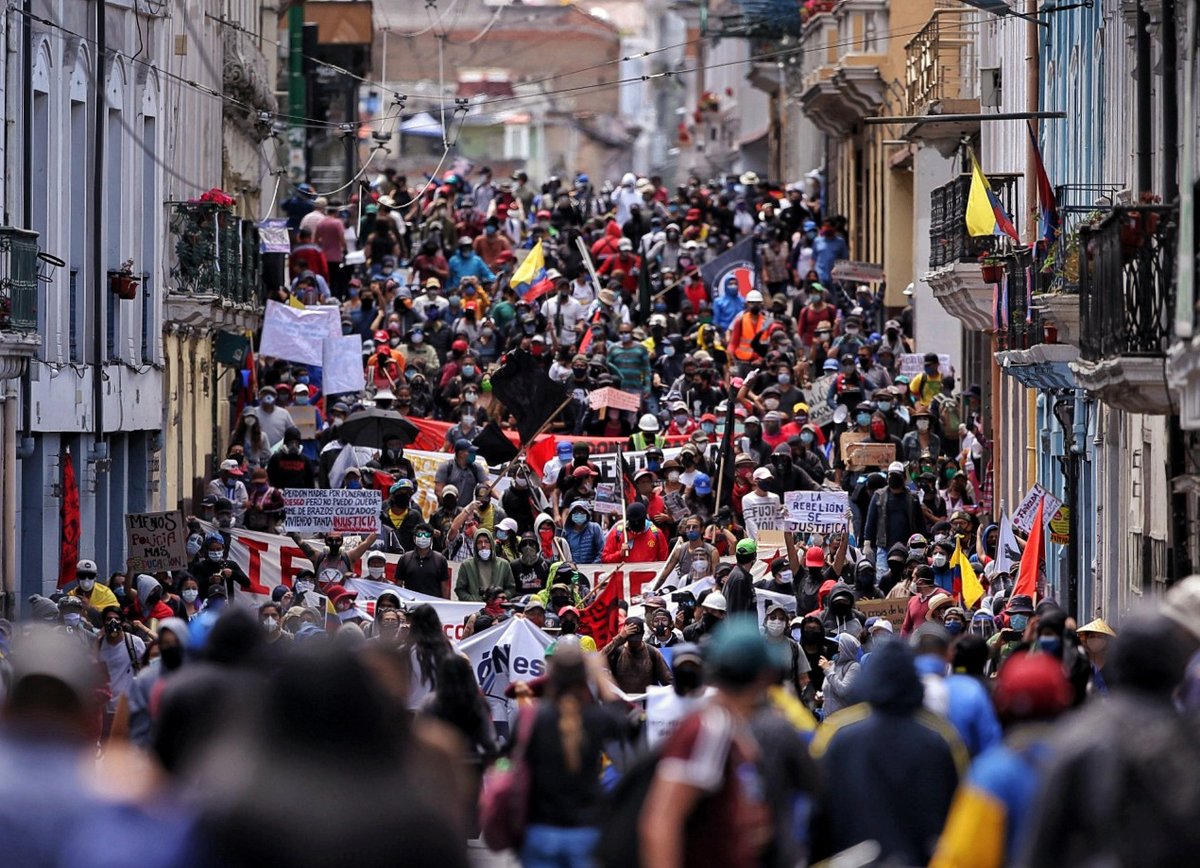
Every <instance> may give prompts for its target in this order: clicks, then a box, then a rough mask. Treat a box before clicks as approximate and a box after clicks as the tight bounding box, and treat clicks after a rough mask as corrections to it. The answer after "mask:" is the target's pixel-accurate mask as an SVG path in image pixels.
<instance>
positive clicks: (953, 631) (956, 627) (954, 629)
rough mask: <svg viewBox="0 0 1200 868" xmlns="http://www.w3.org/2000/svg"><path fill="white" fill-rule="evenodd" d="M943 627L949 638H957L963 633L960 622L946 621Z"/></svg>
mask: <svg viewBox="0 0 1200 868" xmlns="http://www.w3.org/2000/svg"><path fill="white" fill-rule="evenodd" d="M943 626H944V627H945V628H946V632H947V633H949V634H950V635H951V636H957V635H958V634H959V633H961V632H962V631H963V624H962V621H947V622H946V623H945V624H944V625H943Z"/></svg>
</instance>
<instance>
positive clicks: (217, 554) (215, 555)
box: [208, 552, 221, 563]
mask: <svg viewBox="0 0 1200 868" xmlns="http://www.w3.org/2000/svg"><path fill="white" fill-rule="evenodd" d="M208 559H209V560H210V561H212V562H213V563H216V562H217V561H219V560H221V553H220V552H209V553H208Z"/></svg>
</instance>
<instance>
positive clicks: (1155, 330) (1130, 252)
mask: <svg viewBox="0 0 1200 868" xmlns="http://www.w3.org/2000/svg"><path fill="white" fill-rule="evenodd" d="M1177 219H1178V210H1177V209H1176V208H1174V207H1169V206H1162V205H1131V206H1122V207H1118V208H1113V209H1112V210H1111V211H1110V212H1109V214H1108V216H1106V217H1105V218H1104V219H1103V220H1101V221H1100V223H1099V224H1097V225H1096V226H1095V227H1091V226H1084V227H1082V228H1081V230H1080V246H1081V249H1082V251H1083V254H1082V259H1081V266H1082V267H1081V268H1080V273H1079V332H1080V335H1079V354H1080V356H1081V357H1082V358H1083V359H1085V360H1087V361H1099V360H1101V359H1106V358H1111V357H1114V356H1148V357H1159V356H1162V355H1163V354H1164V353H1165V352H1166V349H1167V346H1168V344H1169V343H1170V341H1171V334H1172V324H1173V317H1174V315H1175V287H1174V282H1175V242H1176V237H1177V231H1178V227H1177V223H1176V221H1177Z"/></svg>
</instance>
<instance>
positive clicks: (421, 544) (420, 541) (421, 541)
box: [413, 536, 433, 549]
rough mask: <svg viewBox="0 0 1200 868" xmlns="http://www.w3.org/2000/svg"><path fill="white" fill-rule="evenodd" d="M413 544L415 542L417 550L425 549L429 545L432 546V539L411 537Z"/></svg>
mask: <svg viewBox="0 0 1200 868" xmlns="http://www.w3.org/2000/svg"><path fill="white" fill-rule="evenodd" d="M413 542H415V543H416V544H417V548H419V549H427V548H429V547H430V546H431V545H433V537H428V536H417V537H413Z"/></svg>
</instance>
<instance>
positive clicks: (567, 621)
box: [558, 618, 579, 634]
mask: <svg viewBox="0 0 1200 868" xmlns="http://www.w3.org/2000/svg"><path fill="white" fill-rule="evenodd" d="M578 629H579V624H578V623H577V622H576V621H575V619H574V618H562V619H560V620H559V622H558V631H559V632H560V633H568V634H570V633H574V632H575V631H576V630H578Z"/></svg>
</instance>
